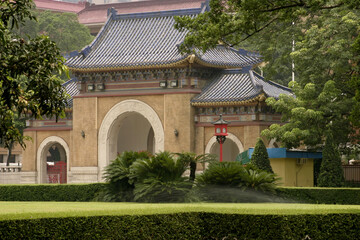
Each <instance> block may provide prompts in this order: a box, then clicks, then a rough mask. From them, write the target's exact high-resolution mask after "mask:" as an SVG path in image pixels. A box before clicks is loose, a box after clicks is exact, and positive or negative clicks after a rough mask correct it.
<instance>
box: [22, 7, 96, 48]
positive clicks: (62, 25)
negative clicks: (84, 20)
mask: <svg viewBox="0 0 360 240" xmlns="http://www.w3.org/2000/svg"><path fill="white" fill-rule="evenodd" d="M33 14H34V15H35V16H36V18H37V20H38V21H31V20H28V21H26V23H25V25H24V26H22V27H21V28H20V29H18V32H19V33H20V35H21V36H22V37H24V38H26V36H31V37H35V36H36V35H39V34H44V35H47V36H49V37H50V39H51V40H52V41H54V42H55V43H56V45H57V46H58V47H59V48H60V51H61V52H62V53H65V52H71V51H75V50H80V49H82V48H83V47H84V46H86V45H87V44H89V43H90V42H91V41H92V40H93V38H94V37H93V36H91V34H90V30H89V29H88V28H87V27H86V26H85V25H82V24H80V23H79V21H78V18H77V15H76V14H74V13H54V12H50V11H41V12H34V13H33Z"/></svg>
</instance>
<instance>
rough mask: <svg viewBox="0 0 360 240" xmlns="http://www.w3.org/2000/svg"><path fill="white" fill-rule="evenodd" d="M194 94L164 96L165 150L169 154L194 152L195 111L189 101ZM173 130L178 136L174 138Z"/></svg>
mask: <svg viewBox="0 0 360 240" xmlns="http://www.w3.org/2000/svg"><path fill="white" fill-rule="evenodd" d="M193 97H194V94H167V95H164V131H165V139H166V141H165V150H166V151H170V152H194V151H195V122H194V116H195V110H194V108H193V107H191V105H190V104H189V103H190V100H191V98H193ZM175 130H176V131H177V133H178V135H177V136H176V134H175Z"/></svg>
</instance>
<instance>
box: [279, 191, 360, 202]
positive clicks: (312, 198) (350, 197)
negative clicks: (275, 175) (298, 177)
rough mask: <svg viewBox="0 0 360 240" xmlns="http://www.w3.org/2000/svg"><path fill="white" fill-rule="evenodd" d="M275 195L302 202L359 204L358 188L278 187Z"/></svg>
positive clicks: (359, 193) (359, 194)
mask: <svg viewBox="0 0 360 240" xmlns="http://www.w3.org/2000/svg"><path fill="white" fill-rule="evenodd" d="M276 195H277V196H279V197H281V198H283V199H286V200H289V201H295V202H302V203H318V204H344V205H360V188H323V187H319V188H315V187H314V188H304V187H279V188H277V189H276Z"/></svg>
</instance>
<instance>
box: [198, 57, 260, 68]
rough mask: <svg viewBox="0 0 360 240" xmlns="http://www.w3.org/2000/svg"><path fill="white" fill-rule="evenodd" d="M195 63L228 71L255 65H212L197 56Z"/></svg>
mask: <svg viewBox="0 0 360 240" xmlns="http://www.w3.org/2000/svg"><path fill="white" fill-rule="evenodd" d="M194 62H196V63H198V64H200V65H202V66H204V67H211V68H219V69H228V68H242V67H245V66H251V65H253V64H255V63H251V62H249V63H242V64H225V63H210V62H207V61H204V60H203V59H201V58H200V57H198V56H196V57H195V59H194Z"/></svg>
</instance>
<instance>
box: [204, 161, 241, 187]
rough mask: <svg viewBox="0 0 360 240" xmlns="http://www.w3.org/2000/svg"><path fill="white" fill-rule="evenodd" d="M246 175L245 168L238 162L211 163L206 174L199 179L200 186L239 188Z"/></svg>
mask: <svg viewBox="0 0 360 240" xmlns="http://www.w3.org/2000/svg"><path fill="white" fill-rule="evenodd" d="M244 174H246V170H245V168H244V167H243V166H242V165H241V164H240V163H238V162H214V163H210V164H209V166H208V168H207V169H205V171H204V173H203V174H202V175H200V176H198V177H197V183H198V184H200V185H226V186H230V187H236V186H238V185H239V184H240V183H241V182H242V179H243V175H244Z"/></svg>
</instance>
